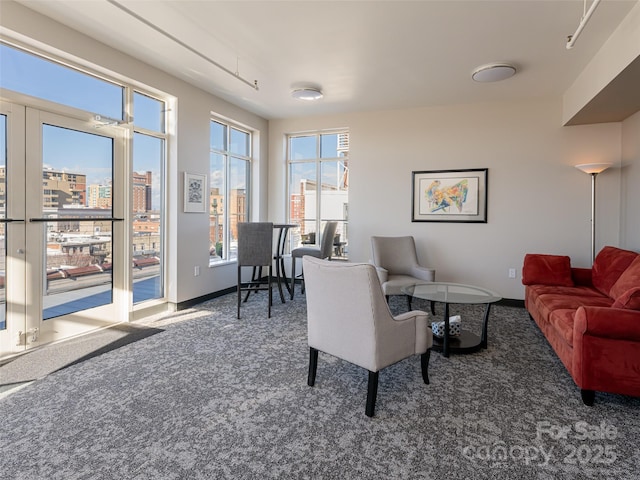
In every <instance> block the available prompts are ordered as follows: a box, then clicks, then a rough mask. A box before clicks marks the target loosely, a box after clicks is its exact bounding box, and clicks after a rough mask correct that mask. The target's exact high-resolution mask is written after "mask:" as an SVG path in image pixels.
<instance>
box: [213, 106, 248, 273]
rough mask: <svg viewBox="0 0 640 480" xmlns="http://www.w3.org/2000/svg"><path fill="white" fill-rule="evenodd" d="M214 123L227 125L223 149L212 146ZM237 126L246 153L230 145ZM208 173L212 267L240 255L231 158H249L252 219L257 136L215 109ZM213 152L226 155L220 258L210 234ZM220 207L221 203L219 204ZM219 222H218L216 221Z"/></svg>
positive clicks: (246, 177) (224, 263)
mask: <svg viewBox="0 0 640 480" xmlns="http://www.w3.org/2000/svg"><path fill="white" fill-rule="evenodd" d="M212 123H217V124H220V125H222V126H223V127H225V136H224V147H225V148H224V149H218V148H214V146H213V139H212V138H211V124H212ZM233 130H235V131H237V132H241V133H243V134H246V135H247V145H246V148H247V153H248V154H247V155H242V154H239V153H235V152H233V151H232V147H231V145H232V144H231V135H232V131H233ZM209 131H210V134H209V176H210V180H209V185H208V188H209V195H208V196H209V205H208V212H209V225H210V227H209V251H210V254H209V268H212V267H216V266H219V265H226V264H229V263H234V262H236V260H237V255H234V254H233V248H232V243H233V242H232V240H233V239H232V230H233V228H232V220H231V217H232V214H231V213H230V206H231V201H230V200H231V188H230V186H231V160H232V159H236V160H240V161H243V162H246V169H245V171H246V175H245V196H244V212H243V213H244V218H245V221H249V219H250V218H251V198H252V192H251V190H252V189H251V184H252V167H253V150H254V145H253V142H254V136H255V131H253V130H251V129H250V128H248V127H246V126H243V125H240V124H239V123H237V122H234V121H232V120H229V119H228V118H224V117H222V116H219V115H216V114H215V113H212V114H211V117H210V119H209ZM213 155H220V156H222V157H223V176H222V178H223V186H222V188H223V195H222V197H223V199H222V213H221V216H222V218H223V221H224V224H223V226H222V257H220V260H215V259H216V258H217V257H218V255H217V243H218V242H217V241H216V242H215V243H213V245H212V238H211V222H212V216H213V215H212V214H211V207H212V199H211V189H212V185H211V178H212V175H213V172H214V170H213V167H212V164H211V163H212V162H211V158H212V156H213ZM218 208H219V207H218ZM216 223H217V222H216ZM211 249H214V252H215V255H211Z"/></svg>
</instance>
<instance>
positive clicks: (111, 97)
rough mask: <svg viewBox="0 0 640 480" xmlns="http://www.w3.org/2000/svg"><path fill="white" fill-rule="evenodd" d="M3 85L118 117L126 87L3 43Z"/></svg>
mask: <svg viewBox="0 0 640 480" xmlns="http://www.w3.org/2000/svg"><path fill="white" fill-rule="evenodd" d="M0 72H2V75H0V87H2V88H6V89H8V90H13V91H15V92H20V93H25V94H27V95H31V96H32V97H38V98H43V99H45V100H49V101H51V102H55V103H59V104H62V105H69V106H71V107H75V108H78V109H80V110H86V111H88V112H93V113H96V114H100V115H103V116H106V117H109V118H114V119H118V120H122V119H123V113H124V112H123V108H122V106H123V93H124V87H122V86H121V85H116V84H115V83H111V82H107V81H106V80H102V79H100V78H98V77H95V76H93V75H88V74H86V73H84V72H81V71H79V70H75V69H72V68H69V67H67V66H65V65H61V64H58V63H54V62H51V61H49V60H45V59H44V58H42V57H39V56H36V55H32V54H30V53H27V52H25V51H23V50H19V49H17V48H13V47H10V46H8V45H4V44H2V43H0Z"/></svg>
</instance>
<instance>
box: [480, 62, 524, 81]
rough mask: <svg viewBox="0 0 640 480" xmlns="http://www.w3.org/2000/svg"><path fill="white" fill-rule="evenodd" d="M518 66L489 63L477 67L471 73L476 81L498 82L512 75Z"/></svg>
mask: <svg viewBox="0 0 640 480" xmlns="http://www.w3.org/2000/svg"><path fill="white" fill-rule="evenodd" d="M515 73H516V67H514V66H513V65H509V64H508V63H489V64H487V65H482V66H480V67H478V68H476V69H475V70H474V71H473V73H472V74H471V78H473V79H474V80H475V81H476V82H498V81H500V80H505V79H507V78H509V77H512V76H513V75H515Z"/></svg>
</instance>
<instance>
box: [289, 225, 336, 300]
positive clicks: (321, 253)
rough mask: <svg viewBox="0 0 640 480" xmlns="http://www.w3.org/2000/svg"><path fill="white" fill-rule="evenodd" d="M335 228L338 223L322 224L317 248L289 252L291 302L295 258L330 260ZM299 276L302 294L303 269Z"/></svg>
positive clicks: (304, 248) (293, 286) (294, 275)
mask: <svg viewBox="0 0 640 480" xmlns="http://www.w3.org/2000/svg"><path fill="white" fill-rule="evenodd" d="M337 228H338V222H335V221H331V222H327V223H325V224H324V229H323V230H322V237H320V246H319V247H316V246H313V247H298V248H294V249H293V250H291V279H292V282H291V287H292V288H291V300H293V294H294V292H295V279H296V258H302V257H304V256H305V255H309V256H310V257H315V258H322V259H328V260H331V256H332V254H333V238H334V237H335V236H336V230H337ZM300 276H301V278H302V285H301V292H302V293H304V269H303V271H302V274H301V275H300Z"/></svg>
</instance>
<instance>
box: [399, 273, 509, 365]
mask: <svg viewBox="0 0 640 480" xmlns="http://www.w3.org/2000/svg"><path fill="white" fill-rule="evenodd" d="M402 293H404V294H405V295H411V296H412V297H415V298H421V299H423V300H428V301H430V302H432V305H433V302H440V303H444V318H443V320H444V335H443V337H442V338H439V337H436V336H435V335H434V337H433V347H432V348H433V349H434V350H438V351H442V355H443V356H445V357H448V356H449V353H450V352H451V353H472V352H477V351H478V350H480V349H483V348H487V324H488V322H489V311H490V310H491V305H492V304H494V303H496V302H498V301H500V300H502V297H500V296H499V295H498V294H497V293H495V292H492V291H491V290H487V289H485V288H481V287H475V286H473V285H463V284H460V283H445V282H431V283H424V284H416V285H411V286H408V287H403V288H402ZM451 303H458V304H484V306H485V307H484V317H483V320H482V334H481V335H476V334H475V333H473V332H470V331H469V330H465V329H462V332H461V333H460V336H456V337H451V336H449V304H451Z"/></svg>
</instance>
